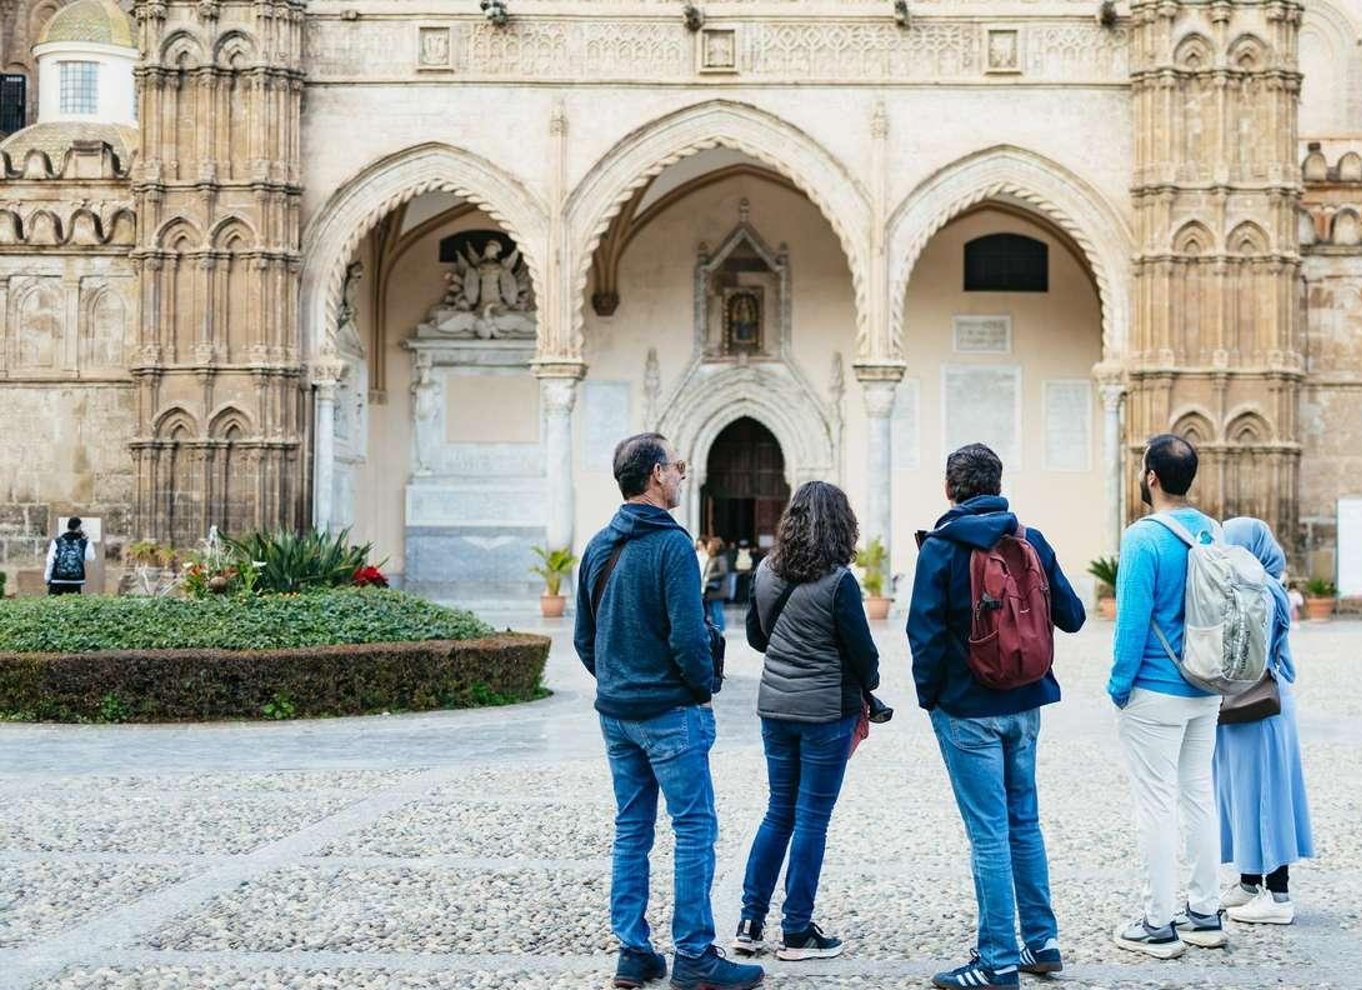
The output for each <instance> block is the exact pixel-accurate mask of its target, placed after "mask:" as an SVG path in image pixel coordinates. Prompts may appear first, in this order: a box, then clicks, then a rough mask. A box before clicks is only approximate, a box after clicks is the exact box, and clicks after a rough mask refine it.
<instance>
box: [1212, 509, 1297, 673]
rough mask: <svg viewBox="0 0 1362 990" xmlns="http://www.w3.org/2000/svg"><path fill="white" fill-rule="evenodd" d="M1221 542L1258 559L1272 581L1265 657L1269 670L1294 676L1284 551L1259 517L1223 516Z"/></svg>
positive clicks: (1268, 527)
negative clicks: (1266, 656)
mask: <svg viewBox="0 0 1362 990" xmlns="http://www.w3.org/2000/svg"><path fill="white" fill-rule="evenodd" d="M1224 532H1225V542H1226V543H1232V544H1234V545H1235V546H1239V547H1243V548H1244V549H1246V550H1247V551H1248V552H1249V553H1251V554H1253V556H1255V557H1257V558H1258V561H1259V563H1261V564H1262V565H1263V569H1264V570H1265V571H1267V573H1268V576H1269V577H1271V578H1272V579H1273V580H1272V581H1270V582H1268V588H1269V590H1270V591H1271V592H1272V603H1273V615H1272V631H1271V634H1270V636H1271V639H1270V641H1269V643H1268V656H1269V657H1270V658H1271V660H1270V663H1271V664H1272V672H1273V673H1274V674H1276V675H1277V676H1278V677H1281V678H1282V679H1283V680H1286V681H1294V680H1295V679H1296V663H1295V661H1294V660H1292V659H1291V643H1290V640H1289V637H1288V635H1287V634H1288V633H1289V632H1290V631H1291V600H1290V599H1289V598H1287V597H1286V588H1285V586H1284V585H1283V584H1282V576H1283V575H1285V574H1286V554H1284V553H1282V548H1281V545H1280V544H1279V543H1278V542H1277V540H1276V538H1275V537H1274V536H1273V535H1272V527H1270V526H1268V524H1267V523H1265V522H1263V521H1262V520H1261V519H1254V518H1252V517H1250V516H1239V517H1237V518H1235V519H1227V520H1226V521H1225V525H1224Z"/></svg>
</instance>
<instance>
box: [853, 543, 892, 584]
mask: <svg viewBox="0 0 1362 990" xmlns="http://www.w3.org/2000/svg"><path fill="white" fill-rule="evenodd" d="M888 562H889V552H888V551H887V550H885V548H884V542H883V541H882V540H881V539H880V538H879V537H878V536H877V537H875V538H874V539H873V540H871V541H870V542H869V543H867V544H866V545H865V549H863V550H857V551H856V559H855V563H856V566H857V567H859V568H861V569H862V572H863V573H862V575H861V587H862V588H864V589H865V593H866V595H868V596H869V597H871V598H882V597H883V596H884V565H885V564H887V563H888Z"/></svg>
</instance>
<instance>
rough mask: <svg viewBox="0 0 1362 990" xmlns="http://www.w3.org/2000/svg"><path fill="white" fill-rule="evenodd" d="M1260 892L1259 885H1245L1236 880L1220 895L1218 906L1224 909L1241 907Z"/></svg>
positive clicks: (1261, 889)
mask: <svg viewBox="0 0 1362 990" xmlns="http://www.w3.org/2000/svg"><path fill="white" fill-rule="evenodd" d="M1262 892H1263V888H1262V886H1261V885H1258V884H1255V885H1254V886H1252V887H1245V886H1244V885H1243V884H1242V883H1239V882H1238V881H1236V882H1235V883H1234V884H1232V885H1231V886H1230V887H1229V888H1227V889H1226V891H1225V892H1224V893H1223V894H1221V895H1220V906H1221V907H1222V908H1225V909H1226V910H1229V909H1230V908H1236V907H1243V906H1244V905H1245V904H1247V903H1248V902H1249V901H1251V900H1253V899H1254V898H1255V897H1257V896H1258V895H1259V894H1261V893H1262Z"/></svg>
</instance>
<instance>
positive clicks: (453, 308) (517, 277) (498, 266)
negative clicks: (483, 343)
mask: <svg viewBox="0 0 1362 990" xmlns="http://www.w3.org/2000/svg"><path fill="white" fill-rule="evenodd" d="M501 252H502V246H501V242H500V241H498V240H496V239H495V238H492V239H491V240H489V241H488V242H487V245H486V246H485V247H484V248H483V249H482V255H481V256H478V255H477V254H475V253H474V252H473V250H472V249H471V248H467V247H465V249H464V251H463V253H461V254H458V255H456V256H455V261H454V267H453V268H451V269H450V270H449V271H448V272H446V273H445V293H444V296H443V297H442V298H441V300H440V303H439V305H438V306H436V308H435V309H434V310H433V311H432V312H431V313H430V315H429V316H428V317H427V318H426V321H425V322H424V323H422V324H421V325H420V326H419V327H418V328H417V335H418V336H421V335H423V334H426V335H433V334H439V335H442V336H450V337H476V338H478V339H481V340H492V339H498V338H517V337H519V338H528V337H533V336H534V335H535V332H536V328H537V322H536V320H535V318H534V290H533V287H532V285H531V283H530V272H529V268H528V267H527V266H526V265H525V263H524V261H523V260H522V258H521V256H520V250H519V248H515V249H513V250H512V251H511V253H510V254H509V255H507V256H506V257H505V258H503V257H502V256H501Z"/></svg>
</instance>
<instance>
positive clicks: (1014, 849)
mask: <svg viewBox="0 0 1362 990" xmlns="http://www.w3.org/2000/svg"><path fill="white" fill-rule="evenodd" d="M932 728H933V729H935V730H936V741H937V743H938V744H940V746H941V756H942V758H943V759H944V760H945V761H946V772H947V773H948V774H949V775H950V778H951V788H952V789H953V790H954V791H955V802H956V804H957V805H958V806H959V808H960V817H961V818H963V819H964V821H965V833H966V834H967V835H968V836H969V844H970V866H971V867H972V869H973V872H974V896H975V898H976V899H977V900H978V902H979V945H978V949H979V957H980V958H981V959H982V960H983V963H984V965H985V966H987V967H988V968H990V969H998V968H1000V967H1003V968H1005V967H1008V966H1016V965H1017V963H1018V961H1019V953H1018V949H1017V915H1018V913H1019V912H1020V914H1021V934H1022V940H1023V941H1024V942H1025V943H1026V944H1027V945H1030V946H1040V945H1043V944H1044V943H1045V942H1046V941H1048V940H1049V939H1052V938H1057V937H1058V936H1059V924H1058V922H1056V921H1055V913H1054V911H1053V910H1052V909H1051V907H1050V866H1049V863H1047V862H1046V859H1045V838H1044V836H1042V835H1041V832H1040V805H1039V803H1038V801H1037V797H1036V737H1037V736H1038V735H1039V734H1040V709H1039V708H1032V709H1030V710H1029V711H1024V712H1018V713H1017V714H1016V715H995V716H991V717H988V718H954V717H953V716H951V715H947V714H946V713H945V712H943V711H942V710H941V709H940V708H934V709H933V710H932ZM1014 891H1015V896H1014Z"/></svg>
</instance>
